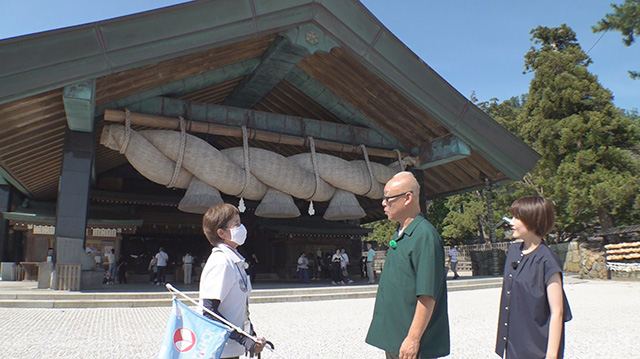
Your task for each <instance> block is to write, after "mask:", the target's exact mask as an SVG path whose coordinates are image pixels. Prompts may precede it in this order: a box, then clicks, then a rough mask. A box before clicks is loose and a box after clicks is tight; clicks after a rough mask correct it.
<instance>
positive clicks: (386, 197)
mask: <svg viewBox="0 0 640 359" xmlns="http://www.w3.org/2000/svg"><path fill="white" fill-rule="evenodd" d="M407 193H413V192H412V191H407V192H404V193H400V194H394V195H393V196H382V202H387V203H389V200H391V199H394V198H398V197H402V196H404V195H405V194H407Z"/></svg>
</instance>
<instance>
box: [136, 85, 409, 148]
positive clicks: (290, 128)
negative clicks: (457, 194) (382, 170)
mask: <svg viewBox="0 0 640 359" xmlns="http://www.w3.org/2000/svg"><path fill="white" fill-rule="evenodd" d="M129 109H130V110H131V111H133V112H139V113H146V114H149V115H158V116H166V117H175V118H178V117H179V116H182V117H184V118H186V119H189V120H193V121H203V122H208V123H211V124H219V125H229V126H234V127H241V126H247V127H251V128H255V129H256V130H263V131H267V132H273V133H277V134H282V135H292V136H298V137H301V138H307V137H313V138H314V139H319V140H326V141H333V142H338V143H345V144H363V145H365V146H367V147H374V148H383V149H389V150H390V149H395V148H398V147H397V146H396V145H395V143H392V142H390V141H388V140H387V139H386V138H384V137H382V136H380V134H379V133H378V132H376V131H374V130H372V129H370V128H366V127H358V126H351V125H346V124H341V123H335V122H328V121H319V120H314V119H308V118H301V117H298V116H289V115H283V114H278V113H271V112H262V111H255V110H248V109H243V108H236V107H228V106H222V105H214V104H202V103H194V102H190V101H185V100H179V99H174V98H164V97H157V98H153V99H149V100H146V101H143V102H140V103H137V104H135V105H132V106H129ZM400 150H402V148H400Z"/></svg>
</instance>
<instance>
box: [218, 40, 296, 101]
mask: <svg viewBox="0 0 640 359" xmlns="http://www.w3.org/2000/svg"><path fill="white" fill-rule="evenodd" d="M307 54H308V51H307V49H306V48H304V47H300V46H295V45H293V44H291V42H290V41H289V40H288V39H287V38H285V37H282V36H279V37H277V38H276V39H275V40H273V42H272V43H271V45H269V47H268V48H267V50H266V51H265V52H264V53H263V54H262V62H261V63H260V65H259V66H258V68H257V69H256V70H255V72H254V73H252V74H251V75H249V76H247V77H245V78H244V80H243V81H242V82H241V83H240V84H239V85H238V87H237V88H236V89H235V90H233V92H231V94H229V96H228V97H227V98H226V99H225V100H224V102H223V104H224V105H226V106H232V107H240V108H253V107H254V106H255V105H256V104H257V103H258V102H260V100H262V98H263V97H264V96H265V95H266V94H268V93H269V92H271V90H273V88H274V87H276V85H278V83H280V81H282V79H283V78H284V77H285V76H287V74H288V73H289V72H290V71H291V70H293V69H294V68H295V67H296V64H297V63H299V62H300V61H301V60H302V59H303V58H304V57H305V56H306V55H307Z"/></svg>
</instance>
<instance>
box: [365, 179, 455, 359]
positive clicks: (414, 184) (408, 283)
mask: <svg viewBox="0 0 640 359" xmlns="http://www.w3.org/2000/svg"><path fill="white" fill-rule="evenodd" d="M419 198H420V186H419V185H418V181H416V179H415V177H414V176H413V174H411V172H400V173H398V174H396V175H395V176H394V177H393V178H392V179H391V180H389V182H387V184H386V185H385V187H384V197H383V198H382V206H383V207H384V212H385V214H386V215H387V217H388V218H389V220H391V221H394V222H398V223H399V224H400V225H399V229H398V232H397V233H396V234H395V235H394V236H393V240H392V241H391V242H390V243H389V247H390V248H389V251H388V252H387V258H386V261H385V265H384V270H383V271H382V275H381V276H380V284H379V286H378V294H377V296H376V304H375V308H374V312H373V319H372V320H371V326H370V327H369V333H368V334H367V339H366V342H367V343H369V344H371V345H373V346H376V347H378V348H380V349H383V350H384V351H385V352H386V358H387V359H393V358H400V359H413V358H436V357H441V356H446V355H449V350H450V344H449V316H448V314H447V284H446V277H445V276H446V273H445V271H444V268H445V267H444V245H443V243H442V239H441V238H440V236H439V235H438V233H437V232H436V230H435V228H434V227H433V226H432V225H431V223H429V222H428V221H427V220H426V219H425V218H424V216H423V215H422V214H421V213H420V203H419Z"/></svg>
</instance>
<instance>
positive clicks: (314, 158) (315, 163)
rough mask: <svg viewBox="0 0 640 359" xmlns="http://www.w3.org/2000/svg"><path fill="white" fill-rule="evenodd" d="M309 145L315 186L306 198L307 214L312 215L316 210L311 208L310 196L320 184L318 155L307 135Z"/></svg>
mask: <svg viewBox="0 0 640 359" xmlns="http://www.w3.org/2000/svg"><path fill="white" fill-rule="evenodd" d="M308 140H309V147H310V148H311V164H312V165H313V175H314V178H315V186H314V188H313V194H312V195H311V196H310V197H309V198H308V199H309V215H310V216H313V215H314V214H315V213H316V211H315V209H314V208H313V200H312V198H313V197H314V196H315V195H316V193H317V192H318V186H319V185H320V173H318V157H317V156H316V144H315V142H314V141H313V137H308Z"/></svg>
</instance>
